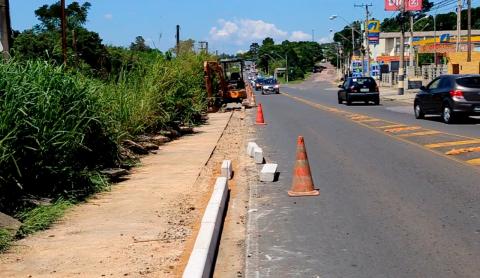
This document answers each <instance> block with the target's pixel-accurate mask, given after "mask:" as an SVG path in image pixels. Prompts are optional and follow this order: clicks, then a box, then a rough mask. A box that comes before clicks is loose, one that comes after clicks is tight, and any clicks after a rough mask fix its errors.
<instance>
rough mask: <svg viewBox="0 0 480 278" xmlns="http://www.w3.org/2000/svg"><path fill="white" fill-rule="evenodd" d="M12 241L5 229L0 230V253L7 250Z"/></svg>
mask: <svg viewBox="0 0 480 278" xmlns="http://www.w3.org/2000/svg"><path fill="white" fill-rule="evenodd" d="M12 240H13V236H12V235H11V233H10V232H9V231H7V230H6V229H0V253H1V252H3V251H5V250H7V249H8V247H10V244H11V242H12Z"/></svg>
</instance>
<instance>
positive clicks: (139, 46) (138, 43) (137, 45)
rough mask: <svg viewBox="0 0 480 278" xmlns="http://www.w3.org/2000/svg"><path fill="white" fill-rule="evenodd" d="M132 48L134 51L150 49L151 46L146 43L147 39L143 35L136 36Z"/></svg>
mask: <svg viewBox="0 0 480 278" xmlns="http://www.w3.org/2000/svg"><path fill="white" fill-rule="evenodd" d="M130 50H132V51H150V50H151V48H150V46H148V45H147V44H146V43H145V39H144V38H143V37H142V36H138V37H136V38H135V42H132V43H131V44H130Z"/></svg>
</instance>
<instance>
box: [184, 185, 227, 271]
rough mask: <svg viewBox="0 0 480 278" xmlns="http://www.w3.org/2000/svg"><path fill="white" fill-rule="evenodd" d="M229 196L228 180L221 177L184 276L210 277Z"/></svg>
mask: <svg viewBox="0 0 480 278" xmlns="http://www.w3.org/2000/svg"><path fill="white" fill-rule="evenodd" d="M227 197H228V180H227V178H226V177H219V178H217V181H216V182H215V187H214V189H213V193H212V196H211V198H210V201H209V202H208V205H207V208H206V209H205V213H204V214H203V218H202V222H201V225H200V229H199V231H198V235H197V239H196V240H195V245H194V247H193V250H192V253H191V254H190V258H189V259H188V263H187V266H186V267H185V270H184V271H183V275H182V277H183V278H197V277H198V278H200V277H202V278H204V277H210V276H211V274H212V270H213V267H214V263H215V252H216V250H217V246H218V243H219V239H220V238H219V237H220V232H221V227H222V223H223V215H224V213H225V209H226V203H227Z"/></svg>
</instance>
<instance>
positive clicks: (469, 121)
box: [424, 116, 480, 125]
mask: <svg viewBox="0 0 480 278" xmlns="http://www.w3.org/2000/svg"><path fill="white" fill-rule="evenodd" d="M424 120H426V121H431V122H439V123H442V122H443V121H442V117H440V116H425V119H424ZM479 124H480V118H472V117H462V118H460V119H457V120H456V121H455V122H453V123H452V125H479Z"/></svg>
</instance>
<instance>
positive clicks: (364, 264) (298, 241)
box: [246, 82, 480, 278]
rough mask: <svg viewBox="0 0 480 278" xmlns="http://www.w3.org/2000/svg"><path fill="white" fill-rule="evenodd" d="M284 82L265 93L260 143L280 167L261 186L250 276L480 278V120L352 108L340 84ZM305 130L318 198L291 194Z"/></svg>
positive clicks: (255, 202) (254, 194)
mask: <svg viewBox="0 0 480 278" xmlns="http://www.w3.org/2000/svg"><path fill="white" fill-rule="evenodd" d="M282 91H283V92H285V93H286V94H280V95H267V96H262V95H259V94H258V95H257V102H261V103H262V104H263V108H264V111H263V112H264V115H265V120H266V122H267V125H266V126H259V127H257V135H256V136H257V139H256V141H257V142H258V143H259V145H261V147H263V149H264V154H265V156H266V159H267V161H268V162H274V163H278V164H279V171H280V172H281V173H280V176H279V180H278V181H277V182H275V183H257V184H254V185H253V186H252V187H251V197H250V198H251V200H250V208H249V223H248V234H247V269H246V275H247V277H322V278H323V277H356V278H357V277H480V219H479V216H480V202H479V200H480V171H479V167H480V166H475V165H476V164H477V163H478V162H479V161H478V160H476V159H477V158H479V157H480V152H479V151H478V150H476V149H475V151H473V152H468V151H466V149H467V148H472V147H476V146H480V142H477V141H475V140H477V139H476V138H480V128H479V126H478V124H479V123H480V122H479V120H476V119H471V120H469V121H467V122H464V123H462V124H458V125H445V124H443V123H441V122H440V121H439V119H438V118H429V119H427V120H415V119H414V118H413V113H412V111H411V109H412V108H411V106H407V105H405V104H401V103H395V102H389V103H383V104H382V105H381V106H373V105H368V106H367V105H364V104H361V105H353V106H349V107H347V106H345V105H340V104H338V103H337V96H336V89H335V86H334V85H332V84H331V83H329V82H310V83H304V84H302V85H299V86H296V87H294V88H293V87H284V88H282ZM298 135H303V136H304V137H305V141H306V148H307V152H308V156H309V160H310V167H311V169H312V172H313V179H314V183H315V185H316V187H317V188H318V189H319V190H320V196H318V197H302V198H293V197H288V196H287V191H288V190H289V188H290V186H291V180H292V169H293V165H294V159H295V150H296V139H297V136H298ZM452 149H461V151H460V153H455V154H454V155H447V154H446V153H448V152H450V151H451V150H452Z"/></svg>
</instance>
